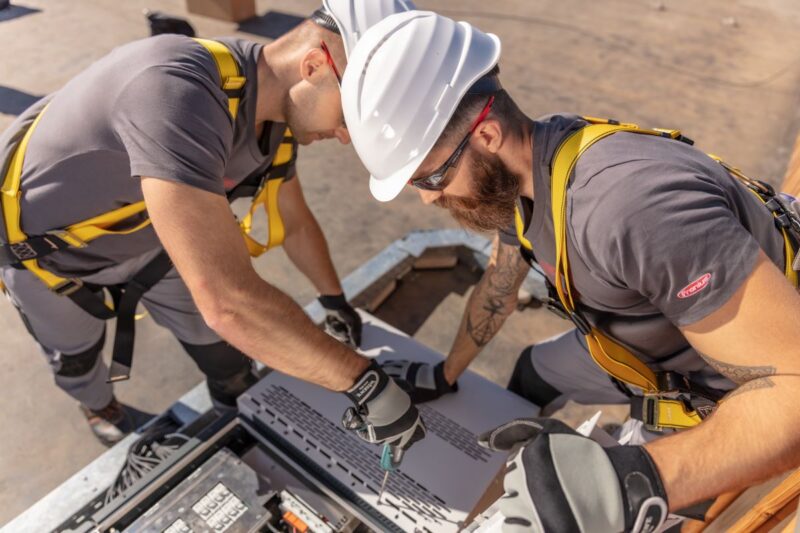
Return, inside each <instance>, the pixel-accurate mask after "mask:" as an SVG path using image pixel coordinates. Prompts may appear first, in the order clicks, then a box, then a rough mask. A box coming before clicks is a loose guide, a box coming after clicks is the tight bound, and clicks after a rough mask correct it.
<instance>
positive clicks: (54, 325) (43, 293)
mask: <svg viewBox="0 0 800 533" xmlns="http://www.w3.org/2000/svg"><path fill="white" fill-rule="evenodd" d="M157 253H158V250H156V251H154V252H153V253H151V254H147V255H144V256H142V257H139V258H136V259H134V260H132V261H127V262H123V263H121V264H119V265H116V266H114V267H111V268H108V269H105V270H103V271H101V272H100V273H97V274H94V275H92V276H87V277H85V278H83V280H84V281H85V282H87V283H94V284H98V285H113V284H119V283H124V282H126V281H128V280H130V279H131V278H132V277H133V276H134V275H135V274H136V273H137V272H138V271H139V270H140V269H141V268H142V267H143V266H144V265H146V264H147V263H148V262H149V261H150V260H151V259H152V258H153V257H155V255H156V254H157ZM0 276H1V277H2V279H3V282H4V283H5V285H6V288H7V291H8V296H9V298H10V299H11V302H12V303H13V304H14V306H15V307H16V308H17V309H18V310H19V311H20V314H21V315H22V317H23V320H24V321H25V322H26V326H27V328H28V330H29V331H30V333H31V334H32V335H33V337H34V339H35V340H36V342H37V343H38V344H39V346H40V348H41V351H42V353H43V354H44V356H45V357H46V358H47V361H48V363H49V364H50V367H51V369H52V371H53V374H54V376H55V382H56V385H58V386H59V387H60V388H61V389H63V390H64V392H66V393H67V394H69V395H70V396H72V397H73V398H75V399H76V400H78V401H79V402H81V403H82V404H83V405H85V406H86V407H88V408H90V409H101V408H102V407H105V406H106V405H108V403H109V402H110V401H111V398H112V395H113V389H112V385H111V384H109V383H106V379H107V378H108V368H107V367H106V364H105V363H104V362H103V358H102V357H99V353H98V356H97V357H96V361H95V362H94V366H93V367H91V369H88V371H86V372H85V373H81V374H80V375H74V374H75V372H67V374H68V375H61V374H63V372H62V373H60V370H61V369H62V368H63V367H65V366H66V365H68V364H69V362H70V361H69V358H70V357H71V356H72V355H74V354H80V353H82V352H86V351H87V350H92V348H93V347H94V346H97V344H98V342H99V341H100V339H101V338H102V337H103V336H104V332H105V321H103V320H99V319H97V318H95V317H93V316H91V315H90V314H88V313H86V312H85V311H84V310H83V309H81V308H80V307H78V306H77V305H76V304H75V303H73V302H72V301H71V300H70V299H69V298H65V297H62V296H58V295H56V294H54V293H53V292H51V291H50V290H49V289H48V288H47V287H45V285H44V284H43V283H42V282H41V281H39V279H38V278H36V277H35V276H34V275H33V274H32V273H30V272H29V271H27V270H17V269H14V268H10V267H6V268H3V269H0ZM141 304H142V305H143V306H144V307H145V309H147V311H148V313H149V315H150V316H151V317H152V318H153V320H155V322H156V323H157V324H159V325H160V326H163V327H165V328H167V329H168V330H170V331H171V332H172V333H173V335H175V337H177V338H178V340H179V341H182V342H183V343H187V344H190V345H203V346H205V345H212V344H214V343H219V342H220V340H221V339H220V337H219V336H218V335H217V334H216V333H215V332H214V331H213V330H212V329H211V328H209V327H208V325H206V323H205V321H204V320H203V317H202V316H201V315H200V312H199V311H198V309H197V306H196V305H195V303H194V301H193V300H192V296H191V294H190V293H189V290H188V288H187V287H186V285H185V284H184V282H183V280H182V279H181V278H180V276H179V275H178V273H177V271H176V270H175V269H174V268H173V269H172V270H171V271H170V272H169V273H168V274H167V275H166V276H165V277H164V278H163V279H162V280H161V281H159V282H158V283H157V284H156V285H154V286H153V287H152V288H151V289H150V290H149V291H148V292H147V293H145V295H144V296H143V297H142V300H141ZM231 351H232V352H233V354H235V355H237V354H238V355H241V354H239V352H238V351H236V350H235V349H233V348H231ZM190 355H192V354H191V352H190ZM195 361H196V362H198V360H197V358H195ZM243 361H244V358H243V357H231V365H241V364H245V363H243ZM246 364H249V361H246ZM84 366H85V365H84ZM198 366H200V367H201V370H204V368H203V365H202V364H200V363H199V362H198ZM204 371H205V370H204Z"/></svg>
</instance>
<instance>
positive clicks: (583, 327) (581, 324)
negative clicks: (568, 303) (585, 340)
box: [569, 310, 592, 335]
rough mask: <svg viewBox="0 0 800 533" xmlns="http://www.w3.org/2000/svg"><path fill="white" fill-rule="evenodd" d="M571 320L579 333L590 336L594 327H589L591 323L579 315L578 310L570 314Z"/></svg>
mask: <svg viewBox="0 0 800 533" xmlns="http://www.w3.org/2000/svg"><path fill="white" fill-rule="evenodd" d="M569 319H570V320H571V321H572V323H573V324H575V327H576V328H578V331H580V332H581V333H583V334H584V335H588V334H589V333H591V332H592V327H591V326H590V325H589V322H587V321H586V319H585V318H584V317H583V315H581V314H580V313H578V311H577V310H576V311H572V312H571V313H569Z"/></svg>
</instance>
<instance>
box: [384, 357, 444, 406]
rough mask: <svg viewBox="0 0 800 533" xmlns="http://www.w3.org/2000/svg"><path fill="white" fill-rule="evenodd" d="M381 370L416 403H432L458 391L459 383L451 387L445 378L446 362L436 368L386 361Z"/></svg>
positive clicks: (422, 364) (425, 364)
mask: <svg viewBox="0 0 800 533" xmlns="http://www.w3.org/2000/svg"><path fill="white" fill-rule="evenodd" d="M381 368H383V370H384V371H385V372H386V374H388V375H389V377H390V378H392V379H394V380H395V381H396V382H397V384H398V385H400V386H401V387H402V388H403V390H405V391H406V392H407V393H408V395H409V396H411V401H412V402H414V403H424V402H430V401H432V400H435V399H437V398H439V397H440V396H442V395H444V394H447V393H450V392H456V391H458V383H453V384H452V385H450V384H449V383H448V382H447V380H446V379H445V378H444V361H442V362H441V363H439V364H438V365H436V366H431V365H430V364H428V363H415V362H412V361H405V360H392V361H386V362H385V363H383V364H382V365H381Z"/></svg>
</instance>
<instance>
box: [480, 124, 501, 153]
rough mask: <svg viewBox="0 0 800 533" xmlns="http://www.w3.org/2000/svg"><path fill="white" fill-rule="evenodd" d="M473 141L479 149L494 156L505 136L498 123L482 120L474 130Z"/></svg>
mask: <svg viewBox="0 0 800 533" xmlns="http://www.w3.org/2000/svg"><path fill="white" fill-rule="evenodd" d="M473 139H475V141H477V142H478V146H480V148H481V149H483V150H486V151H487V152H489V153H490V154H496V153H497V152H498V150H500V147H501V146H503V141H505V136H504V135H503V128H502V127H501V126H500V122H498V121H497V120H495V119H491V118H487V119H484V121H483V122H481V123H480V124H479V125H478V128H477V129H476V130H475V135H473Z"/></svg>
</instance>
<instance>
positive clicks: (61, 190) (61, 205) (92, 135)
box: [0, 35, 294, 276]
mask: <svg viewBox="0 0 800 533" xmlns="http://www.w3.org/2000/svg"><path fill="white" fill-rule="evenodd" d="M220 41H222V42H224V43H225V44H226V45H227V46H228V48H229V49H230V50H231V52H232V53H233V55H234V57H235V59H236V61H237V62H238V64H239V66H240V69H242V70H243V72H244V75H245V76H246V78H247V83H246V85H245V90H244V95H243V96H242V99H241V101H240V106H239V112H238V115H237V118H236V124H233V121H232V119H231V116H230V114H229V112H228V100H227V97H226V95H225V93H224V92H223V91H222V89H221V88H220V79H219V72H218V70H217V68H216V64H215V62H214V59H213V58H212V56H211V55H210V54H209V52H208V51H207V50H206V49H205V48H204V47H202V46H201V45H200V44H199V43H197V42H195V41H193V40H192V39H189V38H188V37H184V36H178V35H164V36H159V37H152V38H148V39H143V40H140V41H135V42H132V43H129V44H126V45H124V46H121V47H119V48H117V49H115V50H114V51H112V52H111V53H110V54H108V55H107V56H105V57H104V58H102V59H100V60H99V61H97V62H96V63H94V64H93V65H91V66H90V67H89V68H88V69H86V70H85V71H84V72H82V73H81V74H79V75H78V76H76V77H75V78H73V79H72V80H71V81H69V82H68V83H67V84H66V85H65V86H64V87H63V88H62V89H60V90H59V91H58V92H56V93H54V94H53V95H51V96H49V97H47V98H46V99H44V100H43V101H42V102H37V103H36V104H34V105H33V106H32V107H31V108H30V109H28V110H27V111H25V112H24V113H23V114H22V115H20V116H19V117H18V118H17V120H16V121H15V122H14V124H12V126H11V127H10V128H9V129H8V130H6V131H5V132H4V133H3V135H2V136H0V150H2V152H0V157H2V159H0V161H5V162H6V164H7V161H8V160H9V154H10V153H11V150H12V149H13V146H14V144H15V142H16V141H17V140H18V139H19V137H20V135H21V132H23V131H24V129H25V127H26V126H27V125H28V124H29V123H30V122H31V121H32V119H33V117H35V115H36V114H37V113H38V112H39V111H40V110H41V108H42V107H43V106H44V104H45V103H47V102H49V106H48V108H47V111H46V113H45V114H44V115H43V116H42V119H41V120H40V122H39V124H38V126H37V128H36V130H35V132H34V134H33V136H32V137H31V140H30V142H29V144H28V149H27V152H26V154H25V162H24V167H23V175H22V199H21V207H22V221H21V222H22V228H23V231H25V232H26V233H27V234H29V235H36V234H41V233H43V232H46V231H48V230H53V229H58V228H64V227H66V226H69V225H70V224H73V223H76V222H80V221H83V220H86V219H88V218H91V217H93V216H96V215H99V214H102V213H104V212H107V211H111V210H113V209H117V208H119V207H122V206H125V205H127V204H131V203H135V202H139V201H141V200H142V199H143V198H142V190H141V184H140V179H139V178H140V176H152V177H156V178H161V179H164V180H169V181H174V182H178V183H183V184H186V185H190V186H193V187H197V188H200V189H203V190H205V191H209V192H212V193H215V194H220V195H224V194H226V192H228V191H230V190H231V189H232V188H233V187H234V186H235V185H237V184H240V183H242V182H244V181H249V180H252V179H257V178H258V177H260V176H261V175H263V174H264V172H265V171H266V169H267V168H268V167H269V164H270V163H271V161H272V159H273V157H274V154H275V152H276V150H277V147H278V145H279V144H280V142H281V141H282V139H283V134H284V130H285V129H286V125H285V124H277V123H268V124H266V125H265V127H264V133H263V135H262V136H261V137H260V138H258V137H257V136H256V131H255V125H254V119H255V107H256V94H257V83H258V80H257V76H256V65H257V61H258V57H259V54H260V53H261V49H262V46H261V45H259V44H257V43H253V42H248V41H244V40H239V39H220ZM3 174H5V170H4V172H3ZM288 175H289V177H291V176H293V175H294V170H293V169H290V171H289V174H288ZM137 222H139V220H138V219H135V220H130V221H126V222H125V223H124V226H128V225H131V226H132V225H135V224H136V223H137ZM0 226H2V225H0ZM2 233H4V230H0V235H2ZM2 237H3V238H4V237H5V236H4V235H2ZM159 246H160V243H159V241H158V238H157V237H156V235H155V232H154V231H153V229H152V227H148V228H146V229H143V230H141V231H138V232H136V233H133V234H131V235H126V236H106V237H100V238H99V239H97V240H95V241H92V243H91V244H90V245H89V246H88V247H86V248H83V249H68V250H64V251H60V252H56V253H54V254H52V255H50V256H48V257H46V258H44V259H42V260H41V261H40V264H41V265H42V266H43V267H45V268H47V269H48V270H51V271H53V272H55V273H57V274H61V275H65V276H83V275H89V274H93V273H96V272H98V271H100V270H103V269H107V268H109V267H111V266H113V265H116V264H119V263H121V262H124V261H129V260H131V259H134V258H137V257H140V256H142V255H144V254H147V253H149V252H152V251H153V250H154V249H157V248H158V247H159Z"/></svg>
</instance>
